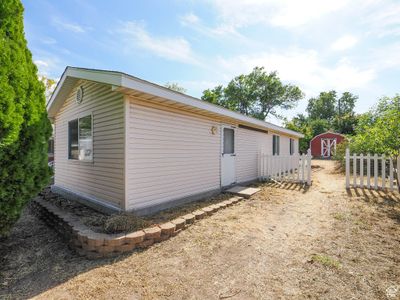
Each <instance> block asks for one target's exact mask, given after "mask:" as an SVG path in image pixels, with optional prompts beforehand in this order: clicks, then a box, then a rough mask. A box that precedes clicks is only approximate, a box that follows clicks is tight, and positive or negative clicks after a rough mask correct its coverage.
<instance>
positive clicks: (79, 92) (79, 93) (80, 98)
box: [75, 86, 83, 104]
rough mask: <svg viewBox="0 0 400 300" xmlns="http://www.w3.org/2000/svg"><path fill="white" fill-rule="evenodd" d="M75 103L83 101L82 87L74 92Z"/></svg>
mask: <svg viewBox="0 0 400 300" xmlns="http://www.w3.org/2000/svg"><path fill="white" fill-rule="evenodd" d="M75 100H76V103H78V104H80V103H82V101H83V86H80V87H79V88H78V90H77V91H76V99H75Z"/></svg>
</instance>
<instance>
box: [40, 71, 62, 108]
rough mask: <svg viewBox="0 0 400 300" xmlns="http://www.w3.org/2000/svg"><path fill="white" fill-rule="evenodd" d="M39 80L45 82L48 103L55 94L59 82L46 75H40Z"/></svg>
mask: <svg viewBox="0 0 400 300" xmlns="http://www.w3.org/2000/svg"><path fill="white" fill-rule="evenodd" d="M38 77H39V80H40V81H41V82H43V84H44V87H45V93H44V94H45V96H46V103H47V101H49V100H50V97H51V94H53V91H54V89H55V88H56V85H57V81H55V80H54V79H51V78H48V77H47V76H44V75H39V76H38Z"/></svg>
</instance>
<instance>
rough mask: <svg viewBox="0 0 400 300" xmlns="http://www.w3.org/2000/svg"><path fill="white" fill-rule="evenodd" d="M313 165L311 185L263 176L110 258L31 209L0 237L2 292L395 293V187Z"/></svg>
mask: <svg viewBox="0 0 400 300" xmlns="http://www.w3.org/2000/svg"><path fill="white" fill-rule="evenodd" d="M314 164H318V165H319V168H315V169H313V171H314V174H313V186H312V187H311V188H310V189H308V190H305V189H304V188H303V187H300V186H298V185H294V184H283V185H277V184H264V185H263V186H262V192H261V193H259V194H257V196H255V197H253V198H252V199H250V200H248V201H244V202H241V203H239V204H237V205H235V206H232V207H229V208H227V209H225V210H221V211H218V212H217V213H216V214H214V215H213V216H211V217H209V218H207V219H204V220H201V221H200V222H198V223H196V224H195V225H193V226H191V227H190V228H189V229H188V230H185V231H183V232H182V233H180V234H179V235H177V236H176V237H174V238H172V239H169V240H167V241H165V242H163V243H160V244H156V245H154V246H153V247H151V248H149V249H148V250H145V251H141V252H134V253H132V254H130V255H126V256H123V257H120V258H118V259H114V260H110V259H109V260H101V261H88V260H86V259H83V258H80V257H78V256H76V255H75V254H74V253H72V252H70V251H69V250H68V249H67V248H66V246H65V244H64V243H63V242H62V241H61V240H60V239H59V238H58V237H57V235H56V234H55V233H54V232H53V231H51V230H50V229H48V228H46V227H45V226H43V224H42V223H40V221H38V220H36V219H34V218H33V217H32V216H31V215H30V214H29V212H28V211H27V212H25V214H24V217H23V218H22V219H21V220H20V222H19V223H18V225H17V226H16V227H15V228H14V230H13V232H12V235H11V237H10V238H9V239H8V240H7V241H2V242H1V243H0V254H1V256H0V257H1V262H0V263H1V267H0V268H1V269H0V272H1V275H0V287H1V290H0V298H2V297H3V298H7V297H8V298H12V299H22V298H28V297H34V296H36V297H37V298H38V299H205V298H208V299H224V298H229V299H396V297H397V298H398V297H399V293H400V291H399V286H400V268H399V263H400V247H399V245H400V239H399V236H400V231H399V225H400V217H399V216H400V211H399V206H400V197H399V195H398V194H386V193H383V192H381V191H378V192H375V191H372V192H371V191H362V190H350V191H349V192H348V193H346V191H345V189H344V178H343V176H342V175H341V174H338V173H336V172H334V168H333V164H332V162H329V161H317V162H314ZM335 216H336V217H335ZM338 216H340V217H338ZM316 255H318V256H316ZM338 264H340V266H341V267H335V266H336V265H337V266H338Z"/></svg>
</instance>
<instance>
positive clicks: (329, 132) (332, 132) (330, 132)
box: [310, 130, 346, 143]
mask: <svg viewBox="0 0 400 300" xmlns="http://www.w3.org/2000/svg"><path fill="white" fill-rule="evenodd" d="M325 134H334V135H339V136H342V137H344V138H345V137H346V136H345V135H343V134H341V133H338V132H334V131H330V130H328V131H326V132H323V133H320V134H317V135H316V136H314V137H313V138H312V139H311V140H310V143H311V142H312V141H313V140H314V139H316V138H318V137H321V136H323V135H325Z"/></svg>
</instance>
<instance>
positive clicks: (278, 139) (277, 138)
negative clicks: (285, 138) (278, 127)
mask: <svg viewBox="0 0 400 300" xmlns="http://www.w3.org/2000/svg"><path fill="white" fill-rule="evenodd" d="M274 137H276V140H277V147H276V148H277V149H276V150H277V151H275V147H274ZM280 154H281V137H280V135H278V134H273V135H272V155H276V156H279V155H280Z"/></svg>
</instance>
